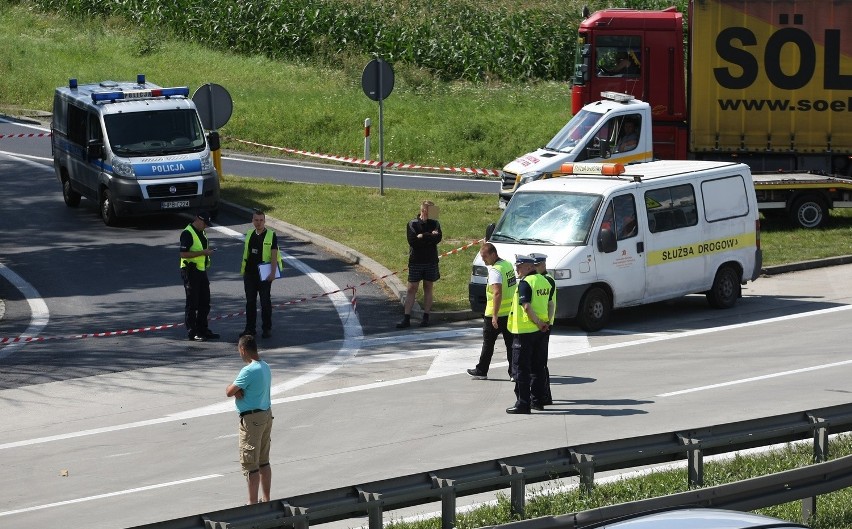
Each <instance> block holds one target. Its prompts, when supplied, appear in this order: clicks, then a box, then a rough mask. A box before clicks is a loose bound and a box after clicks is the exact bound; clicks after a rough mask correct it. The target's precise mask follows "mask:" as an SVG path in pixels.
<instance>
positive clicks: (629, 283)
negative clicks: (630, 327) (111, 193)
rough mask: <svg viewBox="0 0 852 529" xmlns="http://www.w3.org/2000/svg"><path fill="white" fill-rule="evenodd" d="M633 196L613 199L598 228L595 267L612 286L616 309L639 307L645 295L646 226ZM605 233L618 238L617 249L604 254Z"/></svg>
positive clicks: (599, 275) (630, 194) (629, 194)
mask: <svg viewBox="0 0 852 529" xmlns="http://www.w3.org/2000/svg"><path fill="white" fill-rule="evenodd" d="M637 199H638V198H637V197H636V196H635V195H634V194H633V193H625V194H621V195H615V196H613V197H612V198H611V199H610V200H609V202H608V203H607V204H606V206H605V208H604V210H603V212H604V213H603V218H602V219H601V221H600V222H599V224H598V225H597V227H596V228H595V239H594V240H595V242H596V244H595V264H596V267H597V272H598V279H599V280H602V281H605V282H606V283H607V284H609V285H610V287H611V288H612V292H613V300H612V302H613V307H614V308H617V307H624V306H629V305H636V304H638V303H639V302H641V300H642V298H643V297H644V294H645V256H644V234H645V229H644V225H642V226H640V224H639V223H640V222H642V218H641V216H640V215H639V214H638V211H639V208H638V204H637ZM604 230H608V231H610V232H612V233H613V234H614V235H615V239H616V243H617V246H616V249H615V251H613V252H605V251H602V248H601V244H599V243H598V241H599V240H600V237H601V234H602V233H603V231H604Z"/></svg>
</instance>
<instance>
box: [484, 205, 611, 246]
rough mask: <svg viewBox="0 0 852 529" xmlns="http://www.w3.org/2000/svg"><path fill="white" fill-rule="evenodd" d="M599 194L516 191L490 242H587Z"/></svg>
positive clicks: (561, 243)
mask: <svg viewBox="0 0 852 529" xmlns="http://www.w3.org/2000/svg"><path fill="white" fill-rule="evenodd" d="M601 201H602V197H601V196H600V195H587V194H579V193H554V192H548V193H535V192H531V193H515V195H514V196H513V197H512V200H510V201H509V205H508V206H506V211H504V212H503V216H502V217H500V221H499V222H498V223H497V226H496V227H495V228H494V233H493V234H492V235H491V239H490V240H491V241H493V242H514V243H519V244H544V245H553V246H575V245H581V244H586V240H587V239H588V237H589V232H590V231H591V228H592V221H593V220H594V218H595V213H596V212H597V210H598V208H599V207H600V204H601Z"/></svg>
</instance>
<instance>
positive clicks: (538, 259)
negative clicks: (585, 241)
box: [530, 253, 556, 406]
mask: <svg viewBox="0 0 852 529" xmlns="http://www.w3.org/2000/svg"><path fill="white" fill-rule="evenodd" d="M530 257H532V258H533V259H534V260H535V271H536V272H538V273H539V274H541V275H542V276H543V277H544V278H545V279H547V282H548V283H550V300H549V301H548V303H547V314H548V316H549V319H548V322H549V323H550V327H548V329H547V331H545V332H544V340H543V341H542V343H543V349H544V352H543V356H544V374H543V376H544V399H543V400H542V402H541V404H542V405H543V406H549V405H551V404H553V394H552V393H551V392H550V369H549V368H548V367H547V356H548V349H549V345H550V329H551V328H552V327H553V323H554V321H555V320H556V280H555V279H553V276H551V275H550V274H549V273H547V256H546V255H545V254H543V253H532V254H530Z"/></svg>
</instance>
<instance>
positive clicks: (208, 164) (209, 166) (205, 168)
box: [201, 152, 213, 174]
mask: <svg viewBox="0 0 852 529" xmlns="http://www.w3.org/2000/svg"><path fill="white" fill-rule="evenodd" d="M212 171H213V161H212V160H211V158H210V153H209V152H208V153H207V154H205V155H204V156H202V157H201V172H202V173H204V174H207V173H209V172H212Z"/></svg>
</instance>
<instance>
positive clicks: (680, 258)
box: [643, 181, 712, 302]
mask: <svg viewBox="0 0 852 529" xmlns="http://www.w3.org/2000/svg"><path fill="white" fill-rule="evenodd" d="M696 196H697V195H696V189H695V182H694V181H687V182H684V181H681V182H679V183H677V184H675V185H671V186H666V187H659V188H655V189H646V190H645V192H644V197H643V200H644V202H645V207H646V208H647V219H648V237H647V241H646V250H647V252H648V257H647V261H648V274H647V286H646V289H645V296H646V298H647V301H648V302H653V301H658V300H661V299H670V298H673V297H677V296H681V295H684V294H689V293H692V292H700V291H701V289H702V288H708V287H707V285H708V284H709V283H708V281H707V270H706V265H707V263H706V259H704V257H703V255H702V252H701V251H700V248H699V247H698V243H699V242H700V241H701V240H702V231H703V230H702V223H701V222H700V220H701V219H699V212H698V202H697V198H696ZM711 281H712V279H711Z"/></svg>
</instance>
